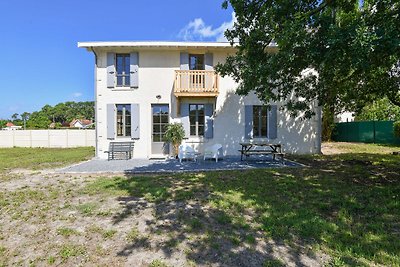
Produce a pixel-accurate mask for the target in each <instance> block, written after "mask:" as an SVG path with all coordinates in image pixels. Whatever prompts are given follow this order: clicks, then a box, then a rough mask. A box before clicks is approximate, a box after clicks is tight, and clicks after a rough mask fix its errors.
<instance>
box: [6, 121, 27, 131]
mask: <svg viewBox="0 0 400 267" xmlns="http://www.w3.org/2000/svg"><path fill="white" fill-rule="evenodd" d="M21 129H22V126H16V125H14V123H12V122H7V124H6V127H4V128H3V129H2V130H3V131H15V130H21Z"/></svg>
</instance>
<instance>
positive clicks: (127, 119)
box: [116, 104, 132, 137]
mask: <svg viewBox="0 0 400 267" xmlns="http://www.w3.org/2000/svg"><path fill="white" fill-rule="evenodd" d="M116 107H117V136H124V137H129V136H131V116H132V114H131V105H129V104H117V105H116Z"/></svg>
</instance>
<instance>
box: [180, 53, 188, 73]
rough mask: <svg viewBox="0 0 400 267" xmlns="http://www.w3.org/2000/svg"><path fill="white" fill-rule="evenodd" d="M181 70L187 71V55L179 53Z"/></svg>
mask: <svg viewBox="0 0 400 267" xmlns="http://www.w3.org/2000/svg"><path fill="white" fill-rule="evenodd" d="M181 70H189V53H187V52H181Z"/></svg>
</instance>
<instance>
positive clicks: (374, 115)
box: [355, 97, 400, 121]
mask: <svg viewBox="0 0 400 267" xmlns="http://www.w3.org/2000/svg"><path fill="white" fill-rule="evenodd" d="M355 119H356V120H357V121H400V107H399V106H396V105H394V104H392V103H391V102H390V100H389V99H388V98H386V97H385V98H382V99H379V100H376V101H374V102H373V103H371V104H368V105H366V106H365V107H364V108H363V109H362V110H361V111H360V112H358V113H357V114H356V116H355Z"/></svg>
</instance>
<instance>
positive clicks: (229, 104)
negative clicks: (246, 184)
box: [96, 48, 319, 158]
mask: <svg viewBox="0 0 400 267" xmlns="http://www.w3.org/2000/svg"><path fill="white" fill-rule="evenodd" d="M110 51H111V50H110ZM129 51H131V50H128V49H126V48H125V50H113V51H112V52H120V53H122V52H129ZM96 52H97V55H98V62H97V65H98V68H97V70H96V77H97V79H96V83H97V90H96V94H97V95H96V98H97V110H96V112H97V134H98V154H97V156H98V157H100V158H106V156H107V155H106V154H105V153H104V151H106V150H108V145H109V140H107V121H106V119H107V114H106V112H107V109H106V105H107V104H108V103H117V104H129V103H139V104H140V117H141V118H140V139H139V140H136V141H135V148H134V157H137V158H147V157H150V156H151V104H169V106H170V115H171V118H170V119H171V121H179V117H178V116H177V109H176V98H175V96H174V95H173V84H174V77H175V73H174V70H179V68H180V51H178V50H176V51H167V50H165V51H156V50H143V51H140V50H139V87H138V88H137V89H127V90H126V89H118V88H117V89H110V88H107V81H106V78H107V72H106V54H107V51H106V50H100V49H99V50H98V51H96ZM204 52H206V51H198V53H204ZM207 52H212V53H213V55H214V65H215V64H216V63H217V62H223V61H224V60H225V58H226V56H227V54H226V53H224V52H220V51H207ZM219 85H220V94H219V96H218V98H217V99H216V109H215V110H216V111H215V116H214V138H212V139H203V138H201V139H200V138H190V139H189V140H186V141H185V142H188V143H191V144H192V145H193V146H194V147H196V148H197V149H199V151H200V152H201V151H202V150H203V149H204V147H205V146H209V145H212V144H214V143H220V144H222V145H223V150H224V154H225V155H238V149H240V145H239V143H240V142H241V141H245V138H244V129H245V127H244V105H259V104H262V103H261V102H260V101H259V100H258V99H257V97H256V96H255V95H254V94H250V95H248V96H245V97H243V96H238V95H236V94H235V93H234V92H235V88H236V84H235V82H234V81H233V79H232V78H230V77H225V78H220V83H219ZM157 95H160V96H161V99H157V98H156V96H157ZM181 101H182V102H188V103H205V102H213V103H215V100H213V99H194V98H183V99H182V100H181ZM278 108H279V104H278ZM316 111H317V110H316ZM317 118H318V117H315V118H313V119H311V120H301V119H300V117H298V118H291V117H290V116H289V114H288V113H287V112H284V111H279V112H278V138H277V139H274V140H271V142H274V143H281V144H283V147H284V150H285V152H287V153H301V154H304V153H318V152H319V145H318V143H319V142H318V137H317V136H318V134H317V133H318V130H319V129H318V127H319V126H318V125H319V124H318V119H317ZM117 140H129V139H124V138H118V139H117ZM263 140H268V139H263Z"/></svg>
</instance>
